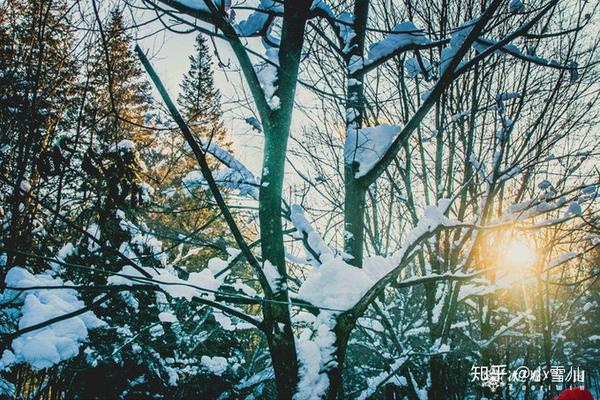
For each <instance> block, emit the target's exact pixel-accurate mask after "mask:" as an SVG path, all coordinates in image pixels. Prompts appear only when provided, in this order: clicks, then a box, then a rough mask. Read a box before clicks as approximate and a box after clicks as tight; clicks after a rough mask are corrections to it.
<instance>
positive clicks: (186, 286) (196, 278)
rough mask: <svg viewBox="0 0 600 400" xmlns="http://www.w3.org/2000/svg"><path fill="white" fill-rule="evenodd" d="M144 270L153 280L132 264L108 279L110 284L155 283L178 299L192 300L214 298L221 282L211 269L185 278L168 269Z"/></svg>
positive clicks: (145, 268) (193, 273)
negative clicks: (214, 293) (195, 298)
mask: <svg viewBox="0 0 600 400" xmlns="http://www.w3.org/2000/svg"><path fill="white" fill-rule="evenodd" d="M143 269H144V271H146V272H147V273H149V274H150V275H151V276H152V279H151V280H148V279H147V278H144V277H143V275H142V274H141V273H140V272H139V271H138V270H137V269H135V268H134V267H133V266H131V265H126V266H124V267H123V268H122V269H121V270H120V271H119V272H118V274H115V275H113V276H110V277H109V278H108V279H107V282H108V284H109V285H127V286H131V285H135V284H155V285H157V286H159V287H160V288H161V289H162V290H163V291H165V292H166V293H168V294H169V295H170V296H171V297H173V298H176V299H181V298H183V299H186V300H188V301H189V300H191V299H192V298H194V297H198V298H201V297H202V298H209V299H214V295H213V294H212V292H214V291H216V290H218V289H219V287H220V286H221V282H220V281H219V280H217V279H215V277H214V276H213V274H212V272H211V271H210V270H209V269H203V270H201V271H200V272H192V273H190V274H189V276H188V279H187V280H184V279H181V278H179V277H178V276H176V275H174V273H171V272H170V271H168V270H166V269H162V270H159V271H158V272H157V271H155V270H154V269H153V268H147V267H144V268H143Z"/></svg>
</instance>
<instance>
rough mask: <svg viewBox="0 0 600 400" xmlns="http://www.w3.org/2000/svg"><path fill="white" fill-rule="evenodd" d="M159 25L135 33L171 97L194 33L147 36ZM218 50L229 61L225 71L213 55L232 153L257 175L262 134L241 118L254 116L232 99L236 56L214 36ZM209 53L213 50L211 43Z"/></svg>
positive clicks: (184, 69)
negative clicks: (231, 143) (233, 70)
mask: <svg viewBox="0 0 600 400" xmlns="http://www.w3.org/2000/svg"><path fill="white" fill-rule="evenodd" d="M160 28H161V25H160V24H159V23H153V24H151V25H149V26H148V27H146V29H144V30H141V31H140V32H138V35H139V36H140V37H143V39H141V40H140V41H139V44H140V46H141V47H142V49H144V50H146V51H147V52H148V53H147V54H148V55H149V58H150V62H151V63H152V65H153V66H154V68H155V69H156V71H157V73H158V75H159V77H160V79H161V80H162V81H163V84H164V85H165V87H166V88H167V90H168V92H169V94H170V95H171V97H172V98H173V99H176V98H177V95H178V94H179V90H180V89H179V83H180V82H181V80H182V78H183V75H184V74H185V73H186V72H187V70H188V68H189V66H190V62H189V56H190V55H191V54H192V53H193V51H194V41H195V38H196V33H187V34H176V33H173V32H168V31H164V30H163V31H162V32H159V33H154V34H152V35H148V34H149V33H150V32H156V31H157V30H158V29H160ZM215 43H216V45H217V51H218V53H219V57H220V59H221V61H222V62H224V63H229V62H231V64H230V65H231V68H229V69H228V70H227V71H224V69H222V68H219V67H218V59H217V57H216V56H214V55H213V57H212V58H213V71H214V83H215V86H216V87H217V88H218V89H219V91H220V92H221V96H222V100H223V103H224V104H223V110H224V117H223V120H224V123H225V125H226V127H227V128H228V129H229V132H230V133H231V135H232V138H233V141H234V147H233V149H234V153H235V154H234V155H235V156H236V158H238V159H239V160H240V161H241V162H242V163H244V164H245V165H246V167H247V168H249V169H250V170H251V171H252V172H254V173H255V174H256V175H260V174H259V172H260V169H261V166H262V156H261V152H260V149H261V148H262V135H261V134H259V133H258V132H256V131H254V130H252V128H251V127H250V126H249V125H248V124H247V123H246V122H245V121H244V119H245V118H246V117H250V116H253V114H252V113H251V111H250V110H245V109H244V110H240V109H239V106H238V105H237V104H234V103H232V102H231V100H232V99H235V98H237V96H238V95H237V94H236V91H239V90H241V82H240V79H239V75H238V74H237V72H232V71H231V70H232V69H233V68H235V67H236V66H237V63H236V61H235V57H234V55H233V53H232V52H231V50H230V48H229V45H228V44H227V43H225V42H223V41H222V40H220V39H218V38H217V39H215ZM210 49H211V52H212V51H213V47H212V44H210ZM153 93H154V96H155V98H156V99H157V100H158V99H160V96H158V92H157V91H156V89H155V88H154V87H153Z"/></svg>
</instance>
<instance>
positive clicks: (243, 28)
mask: <svg viewBox="0 0 600 400" xmlns="http://www.w3.org/2000/svg"><path fill="white" fill-rule="evenodd" d="M268 20H269V14H267V13H266V12H263V11H260V10H257V11H254V12H253V13H252V14H250V15H249V16H248V18H247V19H246V20H244V21H242V22H240V23H239V24H238V25H237V30H238V32H239V34H240V36H252V35H255V34H257V33H258V32H260V31H261V30H263V29H264V27H265V24H266V23H267V21H268Z"/></svg>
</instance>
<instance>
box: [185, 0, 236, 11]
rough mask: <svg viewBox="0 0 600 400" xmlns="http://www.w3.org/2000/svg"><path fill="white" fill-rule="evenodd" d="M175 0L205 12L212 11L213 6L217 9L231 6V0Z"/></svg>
mask: <svg viewBox="0 0 600 400" xmlns="http://www.w3.org/2000/svg"><path fill="white" fill-rule="evenodd" d="M175 2H176V3H179V4H181V5H182V6H185V7H188V8H191V9H193V10H199V11H204V12H212V9H213V7H214V8H217V9H219V8H229V6H230V5H231V1H230V0H175Z"/></svg>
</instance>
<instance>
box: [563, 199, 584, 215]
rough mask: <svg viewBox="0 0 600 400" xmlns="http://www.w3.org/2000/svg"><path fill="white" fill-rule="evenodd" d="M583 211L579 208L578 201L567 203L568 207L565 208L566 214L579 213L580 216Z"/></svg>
mask: <svg viewBox="0 0 600 400" xmlns="http://www.w3.org/2000/svg"><path fill="white" fill-rule="evenodd" d="M582 213H583V211H582V210H581V206H580V205H579V203H577V202H575V201H573V202H571V203H570V204H569V208H568V209H567V214H568V215H579V216H581V214H582Z"/></svg>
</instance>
